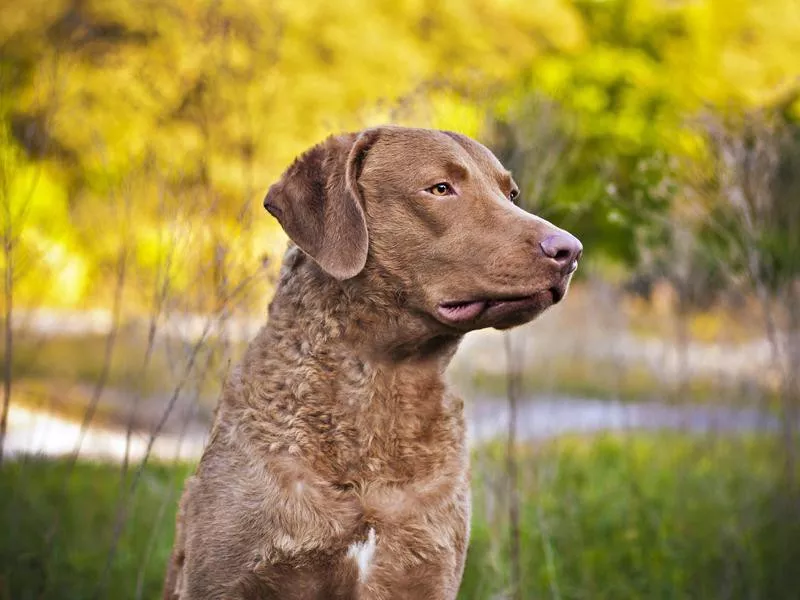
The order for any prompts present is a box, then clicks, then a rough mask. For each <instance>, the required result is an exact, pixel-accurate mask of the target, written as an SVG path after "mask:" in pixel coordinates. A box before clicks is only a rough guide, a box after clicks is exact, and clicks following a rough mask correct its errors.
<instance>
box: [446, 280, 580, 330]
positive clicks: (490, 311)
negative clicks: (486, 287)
mask: <svg viewBox="0 0 800 600" xmlns="http://www.w3.org/2000/svg"><path fill="white" fill-rule="evenodd" d="M565 293H566V287H561V286H554V287H551V288H549V289H547V290H543V291H539V292H535V293H533V294H530V295H527V296H509V297H501V298H482V299H477V300H454V301H447V302H440V303H439V305H438V306H437V313H438V316H439V318H440V319H441V320H443V321H445V322H446V323H450V324H453V325H464V324H470V323H473V322H476V321H482V322H483V321H501V320H503V319H504V318H506V317H509V316H513V315H517V314H520V313H531V317H533V316H535V315H536V314H538V313H540V312H542V311H543V310H545V309H547V308H548V307H550V306H552V305H553V304H556V303H557V302H560V301H561V299H562V298H563V297H564V294H565Z"/></svg>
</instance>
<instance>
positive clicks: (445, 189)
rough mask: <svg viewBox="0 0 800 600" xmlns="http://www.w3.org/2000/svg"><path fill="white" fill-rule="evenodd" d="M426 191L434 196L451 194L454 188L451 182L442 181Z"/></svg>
mask: <svg viewBox="0 0 800 600" xmlns="http://www.w3.org/2000/svg"><path fill="white" fill-rule="evenodd" d="M426 191H427V192H429V193H431V194H433V195H434V196H449V195H450V194H452V193H453V188H452V187H450V184H449V183H444V182H442V183H437V184H436V185H433V186H431V187H429V188H428V189H427V190H426Z"/></svg>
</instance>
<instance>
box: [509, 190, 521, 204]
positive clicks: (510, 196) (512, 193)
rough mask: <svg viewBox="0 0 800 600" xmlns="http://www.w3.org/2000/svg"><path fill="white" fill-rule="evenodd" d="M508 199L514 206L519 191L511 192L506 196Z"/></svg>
mask: <svg viewBox="0 0 800 600" xmlns="http://www.w3.org/2000/svg"><path fill="white" fill-rule="evenodd" d="M508 197H509V199H510V200H511V201H512V202H513V203H514V204H516V202H517V198H519V190H511V193H510V194H509V195H508Z"/></svg>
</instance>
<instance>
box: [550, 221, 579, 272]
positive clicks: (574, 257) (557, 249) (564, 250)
mask: <svg viewBox="0 0 800 600" xmlns="http://www.w3.org/2000/svg"><path fill="white" fill-rule="evenodd" d="M539 245H540V246H541V247H542V252H544V255H545V256H547V257H548V258H552V259H553V260H554V261H555V262H556V264H558V266H559V267H561V268H562V269H568V270H570V272H571V271H574V270H575V269H576V268H577V266H578V259H579V258H580V257H581V253H582V252H583V244H581V242H580V240H578V238H576V237H575V236H574V235H571V234H569V233H567V232H566V231H563V232H559V233H554V234H553V235H548V236H547V237H546V238H544V239H543V240H542V241H541V243H540V244H539Z"/></svg>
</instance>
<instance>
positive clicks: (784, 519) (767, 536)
mask: <svg viewBox="0 0 800 600" xmlns="http://www.w3.org/2000/svg"><path fill="white" fill-rule="evenodd" d="M520 457H521V468H520V478H521V480H520V481H521V484H520V487H521V511H520V512H521V541H522V545H521V547H522V554H521V565H522V569H521V570H522V581H523V589H524V595H523V597H525V598H559V599H564V600H566V599H573V598H574V599H577V598H585V599H597V598H600V599H603V598H609V599H614V600H618V599H625V598H647V599H653V598H655V599H660V598H664V599H667V598H675V599H678V598H681V599H683V598H743V599H744V598H748V599H749V598H756V599H759V598H763V599H768V600H773V599H774V600H781V599H783V598H786V599H787V600H788V599H790V598H797V591H798V590H800V569H798V568H797V565H800V522H799V521H798V507H797V506H796V505H795V506H794V512H792V509H791V507H789V506H787V503H786V500H787V498H786V493H785V490H784V488H783V486H782V479H781V475H780V473H781V469H780V460H779V459H778V457H779V452H778V447H777V445H775V443H774V442H773V441H772V440H770V439H766V438H748V439H742V438H736V439H734V438H727V439H719V440H711V439H706V438H694V437H688V436H681V435H656V436H633V437H614V436H600V437H593V438H570V439H562V440H560V441H557V442H553V443H548V444H546V445H541V446H537V447H535V448H534V447H524V448H521V449H520ZM503 460H504V459H503V447H502V445H496V446H495V445H490V446H487V447H484V448H481V449H480V450H478V451H476V452H475V455H474V457H473V499H474V518H473V524H472V539H471V545H470V550H469V555H468V560H467V568H466V572H465V576H464V582H463V586H462V590H461V595H460V596H459V597H460V598H461V599H480V600H484V599H489V598H494V597H497V596H498V595H500V594H503V593H505V592H507V590H508V585H509V578H508V572H509V565H508V563H509V558H508V550H507V548H508V536H507V531H508V521H507V514H508V509H507V505H508V494H507V489H508V487H507V483H506V480H505V475H504V468H503V464H504V463H503ZM63 469H64V466H63V463H61V462H58V461H55V462H53V461H28V462H26V463H11V464H7V465H6V466H5V467H4V470H3V471H2V477H0V518H1V519H2V521H0V528H1V529H2V531H3V535H2V536H0V598H3V599H6V598H7V599H12V598H13V599H14V600H26V599H28V598H59V599H71V598H92V597H105V598H113V599H115V600H116V599H120V600H124V599H128V598H134V597H136V589H137V580H138V579H139V578H141V581H142V592H143V593H142V596H141V597H143V598H157V597H158V595H159V593H160V587H161V579H162V576H163V570H164V565H165V564H166V560H167V557H168V553H169V549H170V545H171V540H172V535H173V522H174V515H175V504H176V502H177V492H178V490H179V489H180V487H181V485H182V480H183V478H184V477H185V476H186V474H187V473H188V472H189V470H190V469H189V468H188V467H186V466H177V467H176V466H172V467H168V466H158V465H156V466H153V467H149V468H148V469H147V470H146V471H145V476H144V478H143V479H142V482H141V485H140V486H139V491H138V493H137V495H136V497H135V501H134V503H133V505H132V507H131V511H130V513H129V518H128V521H127V523H126V527H125V529H124V530H123V532H122V537H121V543H120V548H119V552H118V555H117V558H116V561H115V562H114V565H113V568H112V571H111V577H109V578H108V580H107V583H108V586H107V587H106V588H105V589H103V590H102V592H103V593H102V594H100V595H99V596H98V595H97V594H96V593H97V592H98V585H97V582H98V579H99V577H100V574H101V573H102V572H103V569H104V566H105V562H106V553H107V551H108V547H109V544H110V541H111V537H112V530H113V523H114V515H115V503H116V501H117V498H118V493H119V468H118V467H117V466H111V465H95V464H79V465H78V468H77V470H76V471H75V473H74V476H73V477H72V478H71V479H70V482H69V485H68V486H67V489H66V493H65V494H63V495H62V494H61V490H62V485H63V481H64V478H63V474H64V473H63ZM792 515H793V516H792ZM56 519H57V520H58V521H57V522H58V523H60V527H59V530H58V534H57V535H56V536H55V538H53V543H52V547H51V551H50V552H49V555H45V552H44V550H45V548H46V545H47V544H46V541H45V540H46V536H47V533H48V531H50V530H51V529H52V525H53V523H54V522H56ZM148 546H151V550H150V551H149V553H148V551H147V548H148ZM148 554H149V555H148ZM146 555H148V556H147V559H145V556H146ZM43 590H44V593H42V591H43Z"/></svg>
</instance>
